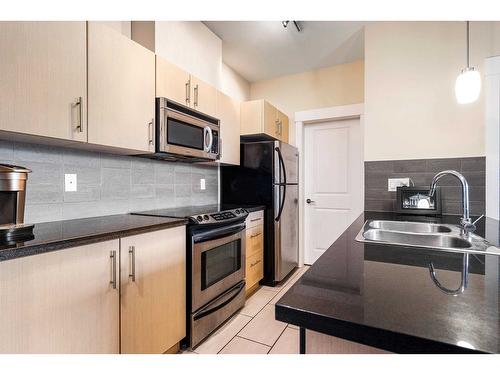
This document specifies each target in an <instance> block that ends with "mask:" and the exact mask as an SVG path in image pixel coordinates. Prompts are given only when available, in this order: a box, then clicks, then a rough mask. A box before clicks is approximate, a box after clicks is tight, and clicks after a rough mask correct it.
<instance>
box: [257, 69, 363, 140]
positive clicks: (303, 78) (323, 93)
mask: <svg viewBox="0 0 500 375" xmlns="http://www.w3.org/2000/svg"><path fill="white" fill-rule="evenodd" d="M363 79H364V64H363V60H358V61H355V62H352V63H348V64H339V65H334V66H331V67H327V68H322V69H316V70H311V71H307V72H303V73H297V74H290V75H286V76H281V77H277V78H272V79H267V80H263V81H257V82H253V83H252V84H251V85H250V98H251V99H266V100H268V101H269V102H270V103H272V104H274V105H275V106H276V107H278V109H280V110H281V111H283V112H284V113H286V114H287V115H288V117H289V118H290V140H289V142H290V143H291V144H295V122H294V115H295V112H299V111H304V110H310V109H318V108H325V107H333V106H341V105H347V104H357V103H363V100H364V91H363V89H364V83H363Z"/></svg>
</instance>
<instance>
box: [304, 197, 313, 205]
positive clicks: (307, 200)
mask: <svg viewBox="0 0 500 375" xmlns="http://www.w3.org/2000/svg"><path fill="white" fill-rule="evenodd" d="M306 203H307V204H311V203H314V201H312V200H310V199H309V198H307V199H306Z"/></svg>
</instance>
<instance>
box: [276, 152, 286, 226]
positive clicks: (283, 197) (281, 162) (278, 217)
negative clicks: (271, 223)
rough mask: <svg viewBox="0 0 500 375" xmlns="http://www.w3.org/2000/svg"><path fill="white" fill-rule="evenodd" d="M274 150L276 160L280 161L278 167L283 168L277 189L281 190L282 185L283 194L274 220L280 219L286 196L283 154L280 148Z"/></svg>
mask: <svg viewBox="0 0 500 375" xmlns="http://www.w3.org/2000/svg"><path fill="white" fill-rule="evenodd" d="M275 150H276V152H277V153H278V160H279V163H280V169H281V168H283V181H281V179H280V183H279V191H280V192H281V187H282V186H283V195H282V196H281V202H280V208H279V210H278V216H276V218H275V219H274V220H275V221H280V219H281V214H282V213H283V207H284V206H285V197H286V169H285V162H284V161H283V155H281V150H280V148H279V147H276V148H275Z"/></svg>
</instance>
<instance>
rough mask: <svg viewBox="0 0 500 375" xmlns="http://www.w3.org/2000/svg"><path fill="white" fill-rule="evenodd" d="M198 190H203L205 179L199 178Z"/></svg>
mask: <svg viewBox="0 0 500 375" xmlns="http://www.w3.org/2000/svg"><path fill="white" fill-rule="evenodd" d="M200 190H205V179H204V178H200Z"/></svg>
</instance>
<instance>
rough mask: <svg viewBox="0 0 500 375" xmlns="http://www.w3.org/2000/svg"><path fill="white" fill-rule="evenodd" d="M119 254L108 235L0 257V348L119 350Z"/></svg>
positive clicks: (7, 350)
mask: <svg viewBox="0 0 500 375" xmlns="http://www.w3.org/2000/svg"><path fill="white" fill-rule="evenodd" d="M118 255H119V240H112V241H107V242H99V243H95V244H91V245H86V246H81V247H74V248H69V249H64V250H59V251H55V252H50V253H46V254H40V255H33V256H28V257H25V258H18V259H13V260H7V261H3V262H0V317H1V319H0V352H1V353H118V352H119V337H120V334H119V329H120V326H119V317H120V316H119V306H120V305H119V289H118V282H117V281H118V280H117V277H118V264H117V262H118ZM114 281H116V282H115V283H114Z"/></svg>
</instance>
